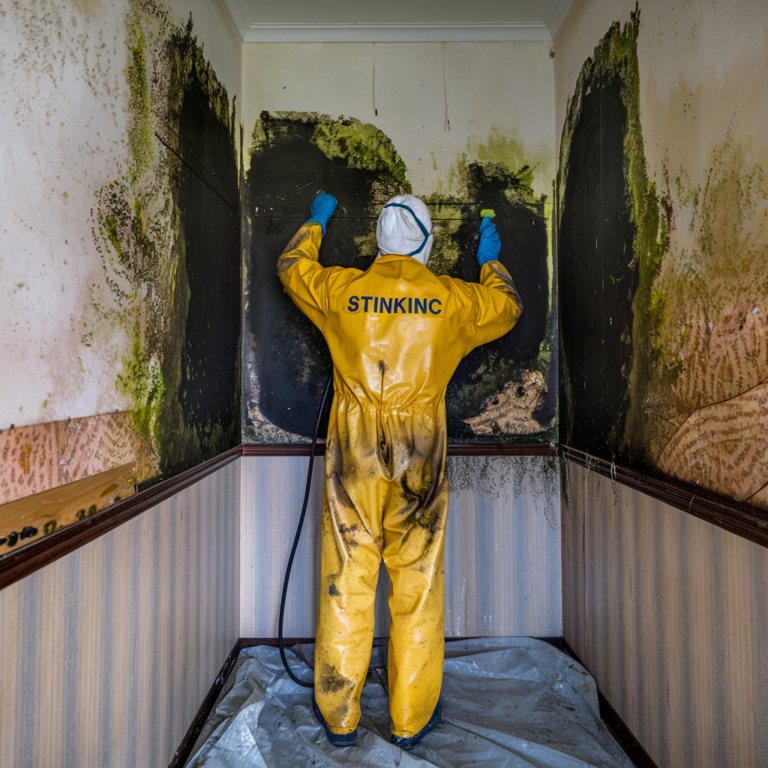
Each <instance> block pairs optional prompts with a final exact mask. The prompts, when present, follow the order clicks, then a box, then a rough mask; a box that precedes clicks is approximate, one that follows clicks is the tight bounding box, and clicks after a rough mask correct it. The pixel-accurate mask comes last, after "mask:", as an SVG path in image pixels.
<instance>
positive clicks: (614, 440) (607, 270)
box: [558, 77, 637, 459]
mask: <svg viewBox="0 0 768 768" xmlns="http://www.w3.org/2000/svg"><path fill="white" fill-rule="evenodd" d="M589 87H590V91H589V93H587V94H586V95H584V97H583V99H582V102H581V114H580V115H579V119H578V121H577V122H576V125H575V127H574V130H573V134H572V136H571V138H570V153H569V155H568V171H567V176H566V180H565V199H564V201H563V209H562V215H561V218H560V234H559V238H558V247H559V258H560V269H559V272H558V274H559V278H560V281H561V291H560V328H561V334H562V335H561V343H562V350H563V357H564V358H565V364H564V365H563V372H564V375H567V376H568V383H567V385H566V387H564V392H563V393H562V395H561V402H562V404H563V406H564V410H565V412H566V413H567V414H568V421H567V435H568V440H569V441H572V444H573V445H575V446H577V447H578V448H580V449H581V450H585V451H588V452H590V453H593V454H595V455H598V456H601V457H603V458H608V459H610V458H611V457H612V456H613V455H615V454H616V452H617V451H618V448H619V444H620V441H621V436H622V429H623V426H624V414H625V411H626V405H627V403H626V401H627V397H628V372H629V368H630V366H631V363H632V335H631V329H632V298H633V296H634V293H635V290H636V289H637V268H636V265H634V264H633V261H634V260H633V257H632V241H633V237H634V227H633V225H632V222H631V220H630V208H629V206H628V205H627V201H626V195H625V183H624V134H625V131H626V124H627V113H626V109H625V107H624V104H623V102H622V99H621V85H620V82H619V80H618V78H616V77H612V78H610V79H609V80H608V81H607V82H605V81H603V82H600V81H597V82H592V83H590V84H589ZM596 168H599V169H600V173H599V174H598V173H595V172H594V169H596Z"/></svg>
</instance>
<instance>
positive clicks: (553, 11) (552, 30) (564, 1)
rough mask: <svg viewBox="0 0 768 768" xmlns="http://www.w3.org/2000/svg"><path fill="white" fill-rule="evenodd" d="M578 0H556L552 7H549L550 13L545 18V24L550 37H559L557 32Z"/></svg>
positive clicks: (552, 38)
mask: <svg viewBox="0 0 768 768" xmlns="http://www.w3.org/2000/svg"><path fill="white" fill-rule="evenodd" d="M575 2H576V0H554V2H553V3H552V7H551V8H550V9H549V13H548V14H547V16H546V18H545V19H544V25H545V26H546V28H547V30H548V31H549V34H550V39H551V40H554V39H555V38H556V37H557V33H558V32H559V31H560V27H562V26H563V24H564V23H565V20H566V18H567V17H568V14H569V13H570V12H571V8H573V6H574V4H575Z"/></svg>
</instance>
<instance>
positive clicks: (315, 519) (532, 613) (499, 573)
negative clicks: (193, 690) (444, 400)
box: [240, 456, 562, 637]
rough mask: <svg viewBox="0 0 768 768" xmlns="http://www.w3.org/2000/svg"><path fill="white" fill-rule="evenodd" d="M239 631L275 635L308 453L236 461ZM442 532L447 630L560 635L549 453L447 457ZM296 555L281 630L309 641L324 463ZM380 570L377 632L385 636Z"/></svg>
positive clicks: (384, 582) (556, 516)
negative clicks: (447, 481) (447, 483)
mask: <svg viewBox="0 0 768 768" xmlns="http://www.w3.org/2000/svg"><path fill="white" fill-rule="evenodd" d="M242 461H243V469H242V474H241V482H242V490H241V495H242V500H243V506H242V515H241V539H240V572H241V579H240V595H241V605H240V635H241V636H242V637H276V636H277V613H278V610H279V603H280V595H281V592H282V584H283V575H284V572H285V566H286V563H287V560H288V555H289V552H290V547H291V543H292V541H293V537H294V534H295V531H296V525H297V523H298V518H299V514H300V511H301V503H302V500H303V496H304V479H305V473H306V468H307V462H308V459H307V458H306V457H292V456H289V457H257V456H250V457H245V458H243V459H242ZM448 471H449V476H450V482H451V502H450V508H449V521H448V531H447V536H446V562H445V576H446V609H445V632H446V635H447V636H449V637H466V636H477V635H538V636H559V635H560V634H561V633H562V621H561V610H562V606H561V597H562V595H561V585H560V501H559V480H558V469H557V465H556V460H555V459H554V458H553V457H548V456H535V457H519V456H493V457H491V456H454V457H449V459H448ZM312 482H313V487H312V496H311V499H310V506H309V511H308V513H307V520H306V522H305V525H304V533H303V535H302V541H301V544H300V545H299V549H298V552H297V555H296V561H295V563H294V568H293V574H292V576H291V586H290V590H289V594H288V604H287V610H286V617H285V628H284V632H285V634H286V636H289V637H291V636H292V637H313V636H314V635H315V620H316V616H317V591H318V574H319V569H320V540H319V516H320V508H321V502H322V484H323V460H322V458H321V459H319V460H316V462H315V469H314V472H313V481H312ZM388 590H389V579H388V577H387V575H386V571H385V570H384V569H383V568H382V572H381V576H380V578H379V587H378V593H377V601H376V603H377V614H376V630H375V631H376V636H377V637H383V636H386V635H388V633H389V618H388V609H387V606H386V596H387V593H388Z"/></svg>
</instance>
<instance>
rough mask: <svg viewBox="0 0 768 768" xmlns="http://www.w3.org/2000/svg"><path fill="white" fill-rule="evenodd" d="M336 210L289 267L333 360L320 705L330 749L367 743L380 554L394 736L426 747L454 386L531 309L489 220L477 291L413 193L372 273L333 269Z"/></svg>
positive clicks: (285, 275) (286, 258)
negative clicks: (440, 257)
mask: <svg viewBox="0 0 768 768" xmlns="http://www.w3.org/2000/svg"><path fill="white" fill-rule="evenodd" d="M336 206H337V201H336V199H335V198H334V197H333V196H331V195H328V194H320V195H318V196H317V197H316V198H315V200H314V202H313V203H312V208H311V216H310V219H309V221H307V222H306V223H305V224H304V225H303V226H302V227H301V228H300V229H299V231H298V232H297V233H296V234H295V235H294V237H293V238H292V240H291V241H290V243H288V246H287V247H286V249H285V251H284V252H283V254H282V255H281V256H280V259H279V260H278V267H277V271H278V275H279V277H280V280H281V281H282V284H283V287H284V289H285V291H286V292H287V293H288V295H289V296H290V297H291V298H292V299H293V301H294V302H295V304H296V306H297V307H298V308H299V309H300V310H301V311H302V312H303V313H304V314H305V315H307V317H308V318H309V319H310V320H311V321H312V322H313V323H314V324H315V325H316V326H317V327H318V328H319V329H320V331H321V333H322V334H323V336H324V337H325V340H326V342H327V343H328V348H329V350H330V353H331V359H332V360H333V383H334V397H333V404H332V406H331V413H330V421H329V423H328V437H327V442H326V454H325V493H324V499H323V510H322V558H321V581H320V602H319V613H318V619H317V640H316V646H315V696H314V698H313V706H314V709H315V714H316V715H317V717H318V719H319V720H320V722H321V723H322V724H323V726H324V727H325V731H326V735H327V736H328V739H329V741H330V742H331V743H332V744H334V745H336V746H346V745H350V744H353V743H354V742H355V739H356V738H357V724H358V721H359V719H360V694H361V691H362V688H363V683H364V681H365V677H366V673H367V671H368V665H369V662H370V656H371V647H372V643H373V627H374V600H375V595H376V582H377V580H378V575H379V565H380V563H381V560H382V558H383V560H384V564H385V566H386V568H387V571H388V572H389V576H390V580H391V587H390V592H389V610H390V615H391V625H390V639H389V656H388V680H389V709H390V715H391V718H392V729H391V730H392V742H393V743H394V744H397V745H399V746H401V747H403V748H404V749H413V748H414V747H416V746H417V745H418V744H419V742H420V741H421V739H422V738H423V737H424V735H425V734H427V733H428V732H429V731H430V730H432V729H433V728H434V727H435V725H436V724H437V723H438V722H439V719H440V704H439V697H440V688H441V684H442V676H443V648H444V636H443V623H444V618H443V613H444V598H443V548H444V536H445V524H446V515H447V512H448V481H447V478H446V474H445V457H446V442H447V427H446V416H445V392H446V388H447V386H448V382H449V381H450V379H451V376H452V375H453V373H454V371H455V370H456V367H457V366H458V364H459V362H460V361H461V359H462V358H463V357H464V356H465V355H467V354H468V353H469V352H470V351H471V350H472V349H474V348H475V347H477V346H479V345H480V344H485V343H486V342H489V341H492V340H493V339H496V338H498V337H500V336H502V335H503V334H505V333H507V332H508V331H509V330H510V329H511V328H512V326H513V325H514V324H515V322H516V321H517V319H518V317H519V316H520V313H521V311H522V303H521V302H520V298H519V296H518V294H517V291H516V290H515V286H514V283H513V282H512V278H511V277H510V276H509V273H508V272H507V270H506V269H505V268H504V267H503V266H502V264H501V262H499V261H498V256H499V252H500V248H501V244H500V240H499V235H498V233H497V231H496V227H495V225H494V224H493V222H492V220H491V218H490V216H486V217H485V218H483V220H482V224H481V226H480V242H479V247H478V251H477V258H478V261H479V262H480V266H481V271H480V283H469V282H465V281H463V280H458V279H456V278H452V277H447V276H440V277H437V276H435V275H433V274H432V272H430V270H429V269H428V268H427V266H426V263H427V260H428V258H429V254H430V250H431V248H432V243H433V235H432V234H431V230H432V222H431V219H430V215H429V209H428V208H427V206H426V205H425V204H424V203H423V202H422V201H421V200H419V199H418V198H417V197H414V196H413V195H402V196H398V197H395V198H393V199H392V200H390V201H389V202H388V203H387V204H386V205H385V206H384V208H383V209H382V211H381V214H380V215H379V219H378V224H377V227H376V237H377V241H378V246H379V254H378V256H377V258H376V260H375V261H374V262H373V264H371V266H370V267H369V268H368V269H367V270H366V271H364V272H363V271H361V270H359V269H353V268H349V269H345V268H343V267H325V268H323V267H322V266H321V264H320V263H319V261H318V258H319V251H320V243H321V241H322V238H323V236H324V235H325V230H326V225H327V223H328V220H329V219H330V217H331V216H332V215H333V213H334V211H335V209H336Z"/></svg>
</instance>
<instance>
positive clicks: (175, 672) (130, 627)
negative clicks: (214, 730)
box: [0, 459, 241, 768]
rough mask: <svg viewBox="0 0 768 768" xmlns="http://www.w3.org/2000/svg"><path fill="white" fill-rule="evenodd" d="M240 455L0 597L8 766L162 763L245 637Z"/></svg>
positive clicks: (1, 754)
mask: <svg viewBox="0 0 768 768" xmlns="http://www.w3.org/2000/svg"><path fill="white" fill-rule="evenodd" d="M240 461H241V460H240V459H238V460H236V461H234V462H232V463H230V464H228V465H227V466H225V467H223V468H221V469H219V470H218V471H217V472H215V473H213V474H211V475H209V476H207V477H205V478H203V479H202V480H200V481H199V482H198V483H196V484H194V485H192V486H190V487H189V488H187V489H185V490H183V491H181V492H180V493H178V494H176V495H175V496H172V497H171V498H170V499H168V500H166V501H164V502H162V503H161V504H159V505H157V506H156V507H152V508H151V509H149V510H148V511H146V512H144V513H142V514H140V515H139V516H137V517H135V518H133V519H132V520H130V521H128V522H127V523H125V524H123V525H122V526H120V527H118V528H116V529H114V530H112V531H110V532H109V533H107V534H105V535H103V536H101V537H100V538H98V539H96V540H94V541H92V542H90V543H89V544H86V545H85V546H83V547H81V548H80V549H77V550H75V551H74V552H72V553H71V554H68V555H66V556H65V557H63V558H61V559H59V560H57V561H55V562H53V563H51V564H50V565H47V566H45V567H44V568H42V569H41V570H39V571H36V572H35V573H33V574H32V575H30V576H28V577H26V578H24V579H22V580H21V581H19V582H16V583H15V584H13V585H11V586H9V587H7V588H6V589H4V590H3V591H2V592H0V621H1V622H2V633H1V634H0V766H2V768H58V767H59V766H68V767H71V768H122V767H123V766H125V767H126V768H128V767H129V766H131V767H136V768H147V767H149V766H167V765H168V763H169V761H170V759H171V757H172V755H173V753H174V751H175V749H176V747H177V746H178V745H179V742H180V741H181V738H182V736H183V735H184V733H185V732H186V730H187V728H188V727H189V724H190V722H191V721H192V719H193V717H194V715H195V713H196V711H197V709H198V707H199V706H200V704H201V702H202V700H203V698H204V697H205V695H206V693H207V691H208V689H209V688H210V686H211V682H212V681H213V680H214V678H215V677H216V674H217V672H218V670H219V669H220V667H221V665H222V663H223V662H224V660H225V658H226V657H227V654H228V653H229V651H230V650H231V648H232V646H233V645H234V643H235V642H236V640H237V638H238V629H239V627H238V621H239V619H238V609H239V595H238V569H239V562H238V555H239V551H238V536H239V526H238V518H239V504H240Z"/></svg>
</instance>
